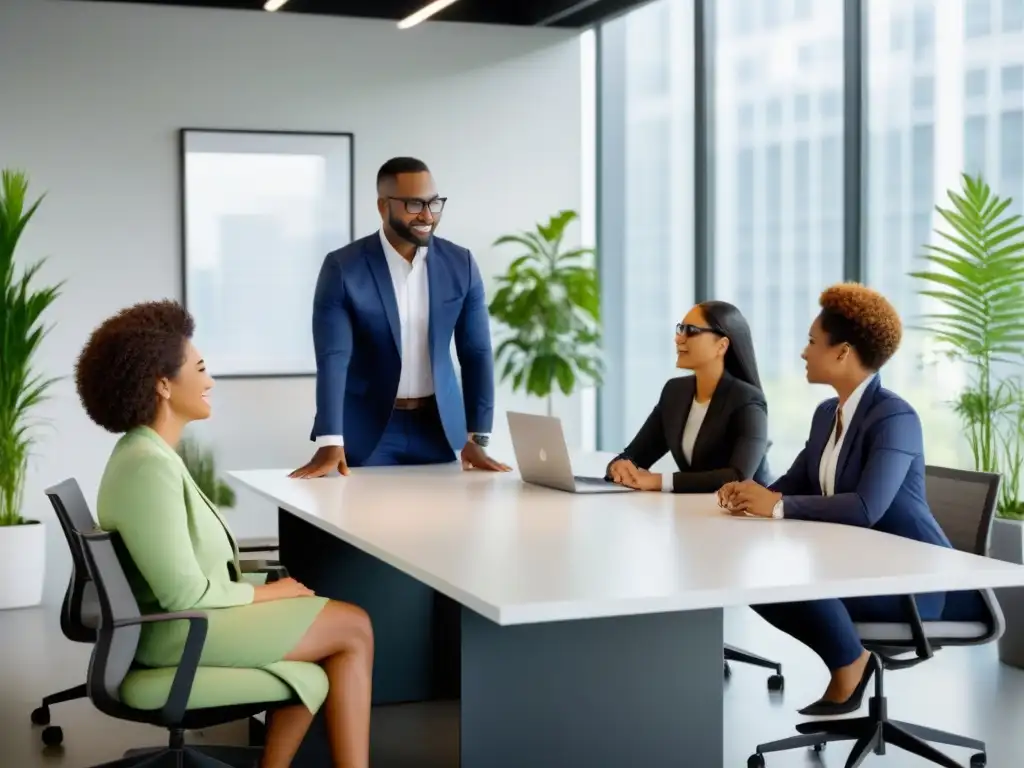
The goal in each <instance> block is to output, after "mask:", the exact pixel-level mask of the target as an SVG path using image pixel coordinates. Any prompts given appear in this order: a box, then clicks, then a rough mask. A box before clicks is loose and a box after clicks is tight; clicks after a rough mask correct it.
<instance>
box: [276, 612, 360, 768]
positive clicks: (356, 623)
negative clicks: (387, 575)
mask: <svg viewBox="0 0 1024 768" xmlns="http://www.w3.org/2000/svg"><path fill="white" fill-rule="evenodd" d="M285 660H287V661H310V662H317V663H319V664H321V665H322V666H323V668H324V671H326V673H327V679H328V681H329V684H330V688H329V690H328V692H327V700H326V701H325V702H324V708H325V714H326V717H327V732H328V738H329V740H330V745H331V756H332V758H333V762H334V766H335V768H369V765H370V699H371V683H372V677H373V629H372V627H371V625H370V617H369V616H367V615H366V612H365V611H364V610H363V609H361V608H359V607H357V606H355V605H350V604H348V603H341V602H337V601H334V600H331V601H330V602H328V603H327V604H326V605H325V606H324V608H323V610H322V611H320V613H319V615H318V616H317V617H316V620H315V621H314V622H313V624H312V625H311V626H310V628H309V629H308V630H307V631H306V634H305V635H303V636H302V639H301V640H299V642H298V643H297V644H296V646H295V648H293V649H292V650H291V652H290V653H289V654H288V655H287V656H285ZM312 722H313V715H312V713H310V711H309V710H308V709H306V707H304V706H302V705H301V704H299V705H295V706H292V707H285V708H283V709H280V710H278V711H277V712H275V713H274V715H273V716H272V717H271V718H270V722H269V724H268V727H267V736H266V747H265V749H264V754H263V761H262V763H261V768H287V766H289V765H291V761H292V758H294V757H295V753H296V752H298V749H299V746H300V745H301V744H302V739H303V737H304V736H305V735H306V731H307V730H309V726H310V724H311V723H312Z"/></svg>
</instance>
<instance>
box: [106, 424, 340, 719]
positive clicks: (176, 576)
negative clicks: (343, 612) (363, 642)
mask: <svg viewBox="0 0 1024 768" xmlns="http://www.w3.org/2000/svg"><path fill="white" fill-rule="evenodd" d="M97 513H98V517H99V524H100V527H101V528H102V529H103V530H106V531H116V532H117V533H118V534H119V536H120V539H121V544H122V545H123V546H122V550H121V553H120V554H121V561H122V563H121V564H122V567H123V568H124V569H125V573H126V575H127V577H128V581H129V583H130V584H131V588H132V592H133V594H134V595H135V599H136V600H137V601H138V603H139V608H140V610H141V611H142V612H143V613H144V614H145V613H159V612H176V611H186V610H193V611H194V610H203V611H206V612H207V619H208V628H207V637H206V644H205V645H204V648H203V654H202V657H201V659H200V664H201V665H202V666H208V667H236V668H237V667H243V668H250V669H256V668H259V669H263V670H265V671H268V672H271V673H272V674H274V675H275V676H277V677H278V678H280V679H282V680H284V681H285V682H286V683H287V684H288V685H289V686H291V688H292V689H293V690H294V691H295V692H296V693H298V694H299V695H300V697H301V698H302V699H303V700H304V702H305V703H306V704H307V705H308V706H309V707H310V709H313V710H314V711H315V710H316V709H317V708H318V707H319V706H320V704H322V702H323V698H324V697H325V696H326V678H325V677H324V674H323V670H322V668H321V667H319V666H318V665H316V664H304V663H300V662H292V661H283V658H284V657H285V656H286V655H287V654H288V652H289V651H291V650H292V649H293V648H294V647H295V646H296V644H297V643H298V642H299V640H300V639H301V638H302V636H303V635H304V634H305V632H306V630H307V629H308V628H309V626H310V625H311V624H312V623H313V621H314V620H315V619H316V616H317V614H319V612H320V610H321V609H322V608H323V606H324V604H325V603H326V599H325V598H321V597H309V598H305V597H304V598H290V599H284V600H274V601H265V602H261V603H253V598H254V595H255V587H254V585H253V583H252V579H251V575H250V574H246V575H245V576H244V577H243V575H242V569H241V564H240V562H239V556H238V545H237V543H236V541H235V538H234V536H233V535H232V534H231V531H230V529H229V528H228V525H227V523H226V521H225V520H224V518H223V517H222V516H221V514H220V512H219V511H218V510H217V507H216V505H214V504H213V503H212V502H211V501H210V500H209V498H207V496H206V494H204V493H203V492H202V490H201V489H200V488H199V486H198V485H197V484H196V483H195V481H194V480H193V479H192V476H191V474H190V473H189V471H188V469H187V467H186V466H185V464H184V462H183V461H182V460H181V457H180V456H178V454H177V453H176V452H175V451H174V449H173V448H172V447H171V446H170V445H168V444H167V443H166V442H165V441H164V439H163V438H162V437H160V435H158V434H157V433H156V432H155V431H153V430H152V429H150V428H148V427H139V428H136V429H133V430H131V431H130V432H128V433H127V434H125V435H124V436H123V437H122V438H121V439H120V440H119V441H118V443H117V445H116V446H115V447H114V450H113V453H112V454H111V456H110V460H109V461H108V463H107V467H106V470H105V471H104V473H103V478H102V480H101V482H100V488H99V494H98V498H97ZM264 578H265V577H264ZM187 631H188V626H187V623H186V622H159V623H155V624H146V625H143V627H142V633H141V636H140V640H139V648H138V651H137V652H136V660H137V661H138V662H140V663H142V664H144V665H146V666H148V667H172V666H175V665H176V664H177V663H178V661H179V660H180V657H181V650H182V648H183V647H184V641H185V636H186V635H187Z"/></svg>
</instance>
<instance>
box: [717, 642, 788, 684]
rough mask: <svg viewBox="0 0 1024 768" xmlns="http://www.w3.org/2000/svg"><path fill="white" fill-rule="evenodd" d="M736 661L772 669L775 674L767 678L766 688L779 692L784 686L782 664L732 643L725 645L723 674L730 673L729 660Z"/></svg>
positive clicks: (728, 674) (727, 675)
mask: <svg viewBox="0 0 1024 768" xmlns="http://www.w3.org/2000/svg"><path fill="white" fill-rule="evenodd" d="M730 661H736V662H739V663H741V664H750V665H752V666H755V667H761V668H762V669H773V670H775V674H774V675H772V676H771V677H769V678H768V690H769V691H773V692H781V691H782V690H783V689H784V688H785V687H786V679H785V678H784V677H783V676H782V665H781V664H779V663H778V662H777V661H772V660H771V659H766V658H764V657H763V656H758V655H756V654H753V653H750V652H749V651H744V650H743V649H741V648H737V647H736V646H733V645H726V646H725V676H726V677H729V676H730V675H731V674H732V670H731V669H730V668H729V662H730Z"/></svg>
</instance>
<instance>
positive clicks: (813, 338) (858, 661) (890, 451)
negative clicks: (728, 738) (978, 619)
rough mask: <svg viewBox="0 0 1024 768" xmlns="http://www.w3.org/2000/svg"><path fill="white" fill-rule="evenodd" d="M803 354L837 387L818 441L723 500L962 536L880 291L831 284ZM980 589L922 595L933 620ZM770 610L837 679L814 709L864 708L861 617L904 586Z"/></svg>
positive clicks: (972, 604)
mask: <svg viewBox="0 0 1024 768" xmlns="http://www.w3.org/2000/svg"><path fill="white" fill-rule="evenodd" d="M820 304H821V312H820V313H819V314H818V317H817V318H816V319H815V320H814V323H813V324H812V325H811V330H810V338H809V339H808V343H807V347H806V348H805V349H804V352H803V355H801V357H802V358H803V359H804V361H805V362H806V364H807V380H808V381H809V382H811V383H812V384H827V385H829V386H831V387H832V388H833V389H834V390H835V391H836V395H837V397H833V398H830V399H829V400H825V401H824V402H822V403H821V404H819V405H818V408H817V410H816V411H815V412H814V417H813V419H812V421H811V433H810V436H809V437H808V439H807V444H806V445H805V447H804V449H803V450H802V451H801V452H800V454H799V455H798V456H797V457H796V460H795V461H794V462H793V466H791V467H790V468H789V471H788V472H786V474H784V475H783V476H782V477H780V478H779V479H778V480H776V481H775V482H774V483H773V484H772V485H770V486H768V487H767V488H764V487H762V486H760V485H758V484H757V483H754V482H752V481H745V482H740V483H730V484H729V485H727V486H725V487H723V488H722V490H721V491H719V502H720V504H721V505H722V506H723V507H725V508H727V509H728V510H730V511H731V512H734V513H738V514H748V515H757V516H762V517H774V518H789V519H793V520H817V521H822V522H832V523H841V524H845V525H859V526H864V527H868V528H874V529H876V530H879V531H884V532H886V533H890V534H893V535H896V536H904V537H906V538H909V539H915V540H917V541H923V542H926V543H929V544H935V545H937V546H941V547H950V546H951V545H950V542H949V540H948V539H947V538H946V535H945V534H944V533H943V532H942V529H941V528H940V527H939V524H938V523H937V522H936V520H935V518H934V516H933V515H932V513H931V510H930V509H929V507H928V501H927V499H926V498H925V477H924V475H925V460H924V438H923V436H922V432H921V420H920V419H919V418H918V415H917V412H916V411H915V410H914V409H913V408H912V407H911V406H910V404H909V403H907V402H906V401H905V400H903V399H902V398H901V397H899V396H898V395H896V394H894V393H893V392H890V391H889V390H887V389H884V388H883V387H882V385H881V381H880V380H879V377H878V375H877V374H878V371H879V369H880V368H881V367H882V366H883V365H885V364H886V363H887V362H888V361H889V359H890V358H891V357H892V356H893V354H894V353H895V352H896V350H897V348H898V347H899V344H900V340H901V338H902V335H903V326H902V323H901V322H900V317H899V315H898V314H897V313H896V310H895V309H893V307H892V305H891V304H890V303H889V302H888V301H887V300H886V298H885V297H884V296H882V295H881V294H880V293H878V292H877V291H874V290H872V289H870V288H866V287H864V286H862V285H858V284H855V283H843V284H839V285H834V286H832V287H830V288H828V289H826V290H825V291H824V292H823V293H822V294H821V298H820ZM977 599H978V596H977V594H976V593H974V592H950V593H945V592H938V593H932V594H926V595H916V596H915V601H916V603H917V608H918V611H919V613H920V615H921V618H922V619H924V620H938V619H946V620H952V621H964V620H971V619H972V618H973V617H974V616H975V615H976V614H975V611H977V610H978V603H977ZM754 610H755V611H757V612H758V613H759V614H760V615H761V616H762V617H763V618H764V619H765V620H767V621H768V622H769V623H770V624H772V625H774V626H775V627H777V628H778V629H780V630H782V631H783V632H785V633H787V634H789V635H792V636H793V637H795V638H796V639H797V640H800V641H801V642H802V643H804V644H805V645H807V646H808V647H810V648H811V649H812V650H813V651H814V652H815V653H817V654H818V655H819V656H820V657H821V659H822V660H823V661H824V662H825V664H826V665H827V666H828V668H829V671H830V672H831V675H832V679H831V681H830V682H829V685H828V688H827V689H826V691H825V694H824V696H822V698H821V699H820V700H819V701H817V702H815V703H813V704H811V705H810V706H808V707H805V708H804V709H802V710H800V712H801V714H805V715H841V714H846V713H849V712H853V711H856V710H857V709H859V708H860V705H861V702H862V700H863V697H864V692H865V690H866V688H867V684H868V682H869V681H870V679H871V677H872V675H873V674H874V672H875V664H874V662H873V657H872V656H871V654H869V653H868V651H867V650H865V648H864V646H863V645H862V644H861V641H860V637H859V636H858V634H857V630H856V628H855V627H854V624H855V623H856V622H869V621H900V620H901V619H902V617H903V615H904V613H903V612H904V610H905V609H904V598H903V597H902V596H897V595H892V596H878V597H857V598H843V599H832V600H817V601H812V602H804V603H789V604H777V605H760V606H754Z"/></svg>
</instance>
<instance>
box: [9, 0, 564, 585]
mask: <svg viewBox="0 0 1024 768" xmlns="http://www.w3.org/2000/svg"><path fill="white" fill-rule="evenodd" d="M0 104H3V110H2V111H0V167H16V168H21V169H24V170H26V171H27V172H28V173H29V174H30V176H31V182H32V185H33V189H34V191H35V192H36V193H41V192H44V191H45V192H46V193H47V198H46V200H45V202H44V204H43V206H42V208H41V209H40V212H39V214H38V217H37V218H36V219H35V220H34V223H33V224H32V226H31V227H30V229H29V230H28V233H27V236H26V237H25V238H24V240H23V246H22V249H21V253H20V255H21V258H22V259H29V258H31V259H35V258H38V257H40V256H43V255H49V256H50V261H49V262H48V265H47V267H46V269H45V270H44V272H43V273H42V276H43V279H46V280H57V279H66V280H67V281H68V282H67V286H66V289H65V291H64V294H63V296H62V298H61V299H60V300H59V303H58V304H57V306H56V309H55V310H54V314H53V315H52V316H51V319H52V320H54V321H55V323H56V325H55V328H54V330H53V332H52V334H51V335H50V337H49V338H48V340H47V342H46V344H45V347H44V349H43V351H42V355H41V359H40V363H41V366H42V367H43V368H44V369H45V371H46V372H48V373H52V374H55V375H61V376H66V377H68V378H66V379H64V380H63V381H62V382H61V384H60V385H59V386H58V387H57V388H56V389H55V390H54V398H53V400H52V401H51V403H50V404H49V405H48V407H47V410H46V413H45V415H46V416H47V417H48V418H49V419H50V424H51V428H50V429H49V431H48V432H47V433H46V434H45V435H44V437H43V441H42V442H41V443H40V445H39V451H38V456H37V457H36V459H35V460H34V462H33V465H32V468H31V473H30V479H29V485H28V489H27V494H26V510H25V511H26V513H27V514H28V515H31V516H35V517H39V518H41V519H44V520H46V521H52V520H53V518H52V512H51V511H50V510H49V507H48V505H47V503H46V501H45V497H44V495H43V494H42V489H43V488H44V487H46V485H47V484H50V483H54V482H57V481H59V480H61V479H63V478H65V477H67V476H70V475H73V476H75V477H77V478H78V479H79V482H80V483H81V484H82V486H83V488H84V490H85V492H86V496H87V498H89V499H90V500H91V499H93V498H94V497H95V491H96V486H97V483H98V480H99V475H100V473H101V472H102V469H103V466H104V463H105V461H106V458H107V456H108V454H109V451H110V448H111V447H112V445H113V442H114V440H115V439H116V438H115V436H112V435H107V434H105V433H103V432H102V431H101V430H99V429H98V428H97V427H96V426H94V425H93V424H92V423H91V422H90V421H89V420H88V419H87V418H86V416H85V414H84V413H83V411H82V409H81V407H80V405H79V403H78V400H77V397H76V395H75V392H74V387H73V381H72V380H71V378H70V376H71V373H72V370H73V365H74V360H75V357H76V355H77V354H78V352H79V350H80V349H81V347H82V344H83V343H84V341H85V339H86V337H87V335H88V333H89V331H90V330H91V329H92V328H93V327H95V325H97V324H98V323H99V322H101V321H102V320H103V319H104V318H105V317H106V316H108V315H109V314H110V313H112V312H114V311H115V310H117V309H118V308H120V307H122V306H125V305H128V304H130V303H133V302H136V301H140V300H147V299H154V298H161V297H165V296H171V297H180V271H181V265H180V259H181V251H180V242H179V218H178V217H179V211H178V204H179V189H178V176H177V154H176V153H177V145H176V135H177V134H176V131H177V129H178V128H180V127H184V126H188V127H223V128H250V129H285V130H314V131H315V130H324V131H332V130H334V131H351V132H353V133H354V134H355V141H356V206H357V209H356V233H357V235H361V234H364V233H368V232H370V231H372V230H373V229H375V228H376V226H377V225H378V223H379V222H378V219H377V214H376V209H375V205H374V201H375V194H374V178H375V174H376V170H377V167H378V166H379V165H380V163H381V162H383V160H385V159H387V158H388V157H390V156H392V155H397V154H411V155H417V156H420V157H422V158H423V159H424V160H426V161H427V162H428V163H429V164H430V165H431V167H432V170H433V171H434V175H435V177H436V179H437V181H438V184H439V187H440V189H441V192H442V194H446V195H448V197H449V207H448V209H447V210H446V212H445V218H444V221H443V223H442V226H441V230H440V233H441V234H443V235H445V236H446V237H449V238H451V239H453V240H455V241H457V242H459V243H461V244H463V245H465V246H467V247H469V248H471V249H472V250H473V251H474V253H475V255H476V257H477V259H478V261H479V262H480V265H481V269H482V271H483V272H484V275H485V277H487V276H493V275H494V274H495V273H496V272H497V271H499V270H500V269H502V268H503V266H504V264H505V263H507V256H503V255H501V254H498V253H496V252H493V251H492V250H491V249H490V247H489V246H490V243H491V242H492V241H493V240H494V238H495V237H497V236H498V235H499V234H503V233H505V232H507V231H510V230H516V229H520V228H526V227H530V226H532V225H533V223H534V222H535V221H537V220H539V219H541V218H543V217H545V216H547V215H549V214H551V213H553V212H556V211H557V210H559V209H561V208H563V207H572V208H576V209H577V210H579V208H580V205H581V192H580V178H581V168H580V146H579V143H580V50H579V38H578V37H577V36H576V35H574V34H571V33H566V32H562V31H556V30H547V29H545V30H538V29H522V28H520V29H514V28H498V27H477V26H467V25H445V24H426V25H423V26H422V27H419V28H416V29H414V30H410V31H407V32H400V31H398V30H397V29H396V28H395V25H394V24H392V23H387V22H376V21H362V20H349V19H332V18H323V17H310V16H299V15H288V14H283V13H282V14H269V13H259V12H241V11H208V10H197V9H188V8H162V7H152V6H132V5H115V4H107V3H97V4H91V3H82V2H64V1H62V0H3V1H2V2H0ZM211 363H212V366H213V368H214V370H215V368H216V361H211ZM497 403H498V410H497V415H496V430H497V432H496V443H497V447H496V449H495V451H496V452H500V454H501V456H502V458H506V457H508V458H511V449H510V447H509V446H508V443H507V438H504V437H503V436H502V435H501V434H500V432H501V431H503V430H505V420H504V411H505V409H508V408H520V409H529V410H536V411H541V410H542V409H543V405H542V404H540V403H536V402H529V401H527V400H525V399H524V398H522V397H514V396H512V395H510V393H509V392H508V391H507V390H503V391H499V393H498V398H497ZM558 413H559V415H560V416H562V417H563V419H564V420H565V422H566V429H567V433H568V437H569V439H570V442H574V443H578V442H579V439H580V429H581V427H580V404H579V401H578V399H573V400H570V401H566V402H559V403H558ZM312 415H313V381H312V380H311V379H306V380H287V379H285V380H246V381H221V382H219V384H218V387H217V389H216V391H215V415H214V417H213V419H211V421H210V422H209V423H208V424H207V425H205V426H206V428H207V429H208V434H209V435H210V436H211V437H212V439H213V441H214V443H215V445H216V447H217V449H218V451H219V454H220V458H221V462H222V464H223V465H224V466H225V467H228V468H241V467H293V466H298V465H299V464H300V463H302V462H303V461H305V459H306V458H308V456H309V454H310V451H311V444H310V443H309V442H308V432H309V427H310V424H311V419H312ZM239 503H240V508H239V509H238V510H236V512H235V513H233V515H232V519H233V521H234V526H235V528H236V531H237V532H238V533H240V534H242V535H245V534H252V533H263V532H269V529H270V528H271V527H272V526H273V523H274V511H273V509H271V508H270V507H269V506H268V505H266V504H264V503H262V502H260V501H258V500H256V499H255V498H254V497H252V496H248V495H245V494H240V496H239ZM140 512H141V511H140ZM50 544H51V546H50V550H49V554H50V557H51V564H50V567H49V580H48V584H47V601H48V602H53V601H55V600H58V599H59V597H60V595H61V594H62V592H63V589H64V586H65V584H66V579H67V575H68V572H69V565H68V559H67V556H66V553H65V545H64V544H63V542H62V541H61V539H60V538H59V535H58V533H57V531H56V526H55V525H53V526H51V530H50Z"/></svg>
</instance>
